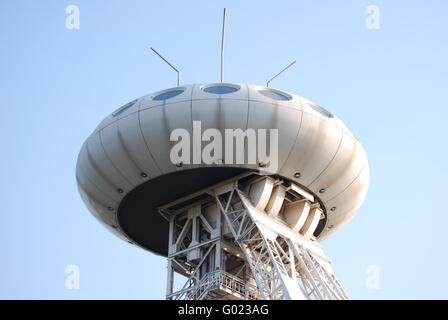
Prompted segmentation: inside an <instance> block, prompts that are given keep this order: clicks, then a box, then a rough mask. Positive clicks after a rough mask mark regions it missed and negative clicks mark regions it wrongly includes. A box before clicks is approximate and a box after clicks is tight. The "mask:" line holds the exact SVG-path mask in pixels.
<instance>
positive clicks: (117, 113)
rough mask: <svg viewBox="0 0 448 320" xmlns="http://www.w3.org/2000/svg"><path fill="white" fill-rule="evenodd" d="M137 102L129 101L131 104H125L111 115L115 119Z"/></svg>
mask: <svg viewBox="0 0 448 320" xmlns="http://www.w3.org/2000/svg"><path fill="white" fill-rule="evenodd" d="M137 100H138V99H135V100H133V101H131V102H129V103H127V104H125V105H124V106H122V107H120V108H118V109H117V110H116V111H114V112H113V113H112V116H114V117H116V116H118V115H120V114H122V113H123V112H125V111H126V110H128V109H129V108H131V107H132V106H133V105H134V104H135V103H136V102H137Z"/></svg>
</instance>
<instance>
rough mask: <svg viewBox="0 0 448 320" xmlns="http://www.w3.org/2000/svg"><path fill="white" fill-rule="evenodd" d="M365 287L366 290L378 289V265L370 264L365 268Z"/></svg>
mask: <svg viewBox="0 0 448 320" xmlns="http://www.w3.org/2000/svg"><path fill="white" fill-rule="evenodd" d="M366 275H367V278H366V282H365V285H366V288H367V289H368V290H379V289H380V267H378V266H376V265H370V266H367V268H366Z"/></svg>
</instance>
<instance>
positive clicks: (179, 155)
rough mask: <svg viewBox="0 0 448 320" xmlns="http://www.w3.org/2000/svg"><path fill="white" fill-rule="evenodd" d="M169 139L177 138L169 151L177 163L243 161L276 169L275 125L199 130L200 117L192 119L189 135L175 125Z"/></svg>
mask: <svg viewBox="0 0 448 320" xmlns="http://www.w3.org/2000/svg"><path fill="white" fill-rule="evenodd" d="M223 132H224V135H223ZM170 141H172V142H177V143H176V144H174V145H173V146H172V148H171V151H170V160H171V162H172V163H173V164H174V165H176V166H182V165H184V164H206V165H212V164H218V165H219V164H225V165H241V164H245V165H254V166H257V167H258V168H259V169H260V172H261V173H266V174H271V173H275V172H276V171H277V169H278V129H251V128H248V129H246V130H242V129H224V130H219V129H214V128H209V129H206V130H204V131H203V132H202V124H201V121H193V130H192V135H191V134H190V132H189V131H188V130H187V129H183V128H178V129H175V130H173V131H172V132H171V134H170ZM268 153H269V154H268Z"/></svg>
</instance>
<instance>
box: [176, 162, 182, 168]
mask: <svg viewBox="0 0 448 320" xmlns="http://www.w3.org/2000/svg"><path fill="white" fill-rule="evenodd" d="M183 165H184V164H183V162H178V163H176V164H175V166H176V167H178V168H181V167H182V166H183Z"/></svg>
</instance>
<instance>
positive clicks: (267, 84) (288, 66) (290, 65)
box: [266, 60, 297, 87]
mask: <svg viewBox="0 0 448 320" xmlns="http://www.w3.org/2000/svg"><path fill="white" fill-rule="evenodd" d="M296 62H297V61H296V60H294V61H293V62H291V63H290V64H288V65H287V66H286V68H284V69H283V70H282V71H280V72H279V73H277V74H276V75H275V76H273V77H272V78H271V80H269V81H268V82H267V83H266V87H269V83H271V81H272V80H274V79H275V78H277V77H278V76H279V75H281V74H282V73H283V72H285V71H286V70H288V69H289V68H290V67H292V66H293V65H294V64H295V63H296Z"/></svg>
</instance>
